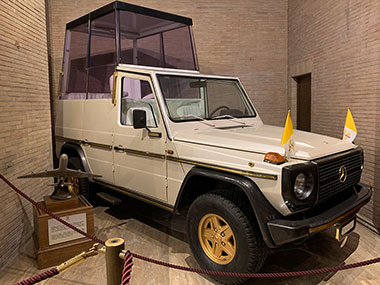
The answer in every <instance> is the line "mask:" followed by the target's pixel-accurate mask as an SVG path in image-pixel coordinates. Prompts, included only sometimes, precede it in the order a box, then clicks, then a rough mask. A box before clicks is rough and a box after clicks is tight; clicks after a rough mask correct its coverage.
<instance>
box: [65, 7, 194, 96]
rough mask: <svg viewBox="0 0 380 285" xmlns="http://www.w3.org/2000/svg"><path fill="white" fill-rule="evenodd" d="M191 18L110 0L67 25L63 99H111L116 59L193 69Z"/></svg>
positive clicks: (120, 61) (122, 61)
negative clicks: (109, 2)
mask: <svg viewBox="0 0 380 285" xmlns="http://www.w3.org/2000/svg"><path fill="white" fill-rule="evenodd" d="M191 26H192V21H191V19H190V18H185V17H181V16H177V15H173V14H169V13H164V12H161V11H157V10H152V9H147V8H143V7H139V6H135V5H131V4H126V3H123V2H118V1H116V2H113V3H111V4H108V5H106V6H104V7H102V8H100V9H98V10H96V11H94V12H91V13H90V14H88V15H85V16H83V17H81V18H79V19H76V20H74V21H72V22H70V23H68V24H67V26H66V39H65V49H64V57H63V78H62V81H61V82H62V83H61V93H62V97H61V98H62V99H100V98H110V97H111V87H112V79H113V78H112V77H113V72H114V70H115V67H116V66H117V65H118V64H120V63H125V64H134V65H145V66H154V67H164V68H177V69H188V70H198V63H197V60H196V56H195V49H194V44H193V37H192V30H191Z"/></svg>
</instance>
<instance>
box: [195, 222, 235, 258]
mask: <svg viewBox="0 0 380 285" xmlns="http://www.w3.org/2000/svg"><path fill="white" fill-rule="evenodd" d="M198 238H199V242H200V243H201V246H202V249H203V251H204V253H206V255H207V256H208V257H209V258H210V259H211V260H212V261H214V262H215V263H218V264H221V265H225V264H228V263H230V262H231V261H232V260H233V259H234V257H235V254H236V240H235V236H234V233H233V231H232V229H231V227H230V225H229V224H228V223H227V222H226V220H225V219H223V218H222V217H221V216H219V215H217V214H207V215H205V216H203V217H202V219H201V221H200V222H199V225H198Z"/></svg>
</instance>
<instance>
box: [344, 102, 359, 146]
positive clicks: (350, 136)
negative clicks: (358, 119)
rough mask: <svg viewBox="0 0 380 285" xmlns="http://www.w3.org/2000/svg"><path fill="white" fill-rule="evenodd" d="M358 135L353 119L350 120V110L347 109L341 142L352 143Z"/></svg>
mask: <svg viewBox="0 0 380 285" xmlns="http://www.w3.org/2000/svg"><path fill="white" fill-rule="evenodd" d="M357 134H358V131H357V130H356V127H355V123H354V118H352V114H351V111H350V109H347V117H346V124H345V125H344V131H343V140H344V141H346V142H351V143H352V142H353V141H354V139H355V138H356V135H357Z"/></svg>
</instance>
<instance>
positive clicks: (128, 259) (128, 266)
mask: <svg viewBox="0 0 380 285" xmlns="http://www.w3.org/2000/svg"><path fill="white" fill-rule="evenodd" d="M0 178H1V179H2V180H3V181H4V182H5V183H7V184H8V185H9V186H10V187H11V188H12V189H13V190H15V191H16V192H17V193H18V194H20V195H21V196H22V197H24V198H25V199H26V200H28V201H29V202H31V203H32V204H33V205H35V206H36V207H38V208H39V209H41V210H42V211H44V212H45V213H47V214H48V215H50V216H51V217H52V218H54V219H56V220H58V221H60V222H61V223H63V224H64V225H66V226H68V227H69V228H71V229H73V230H75V231H76V232H78V233H80V234H82V235H84V236H86V237H88V238H90V239H92V240H93V241H95V242H98V243H100V244H102V245H105V242H104V241H103V240H100V239H99V238H97V237H95V236H92V235H90V234H87V233H86V232H83V231H81V230H80V229H77V228H76V227H74V226H72V225H71V224H69V223H67V222H65V221H64V220H62V219H61V218H59V217H58V216H56V215H55V214H54V213H52V212H50V211H49V210H47V209H46V208H44V207H42V206H41V205H40V204H38V203H37V202H35V201H34V200H33V199H31V198H30V197H29V196H27V195H26V194H25V193H23V192H22V191H21V190H19V189H17V188H16V186H14V185H13V184H12V183H11V182H9V181H8V180H7V179H6V178H5V177H4V176H3V175H1V174H0ZM132 257H134V258H137V259H140V260H143V261H145V262H149V263H153V264H156V265H160V266H164V267H168V268H173V269H177V270H182V271H187V272H195V273H199V274H205V275H214V276H215V275H218V276H225V277H239V278H280V277H299V276H305V275H314V274H321V273H329V272H336V271H340V270H346V269H353V268H357V267H362V266H367V265H370V264H374V263H378V262H380V257H378V258H374V259H369V260H365V261H361V262H356V263H352V264H346V265H341V266H335V267H325V268H319V269H311V270H304V271H293V272H279V273H236V272H219V271H212V270H203V269H196V268H190V267H186V266H180V265H175V264H171V263H166V262H163V261H160V260H156V259H153V258H149V257H145V256H142V255H139V254H136V253H132V252H129V251H128V252H127V254H126V255H125V259H124V269H123V278H122V281H124V280H126V282H127V283H122V284H123V285H128V284H129V281H130V278H131V277H130V275H131V272H132V266H133V260H132ZM124 275H125V279H124ZM32 278H33V277H32ZM28 280H29V279H28ZM38 282H39V281H38ZM20 284H22V285H24V284H29V283H24V284H23V283H20ZM30 284H34V283H30Z"/></svg>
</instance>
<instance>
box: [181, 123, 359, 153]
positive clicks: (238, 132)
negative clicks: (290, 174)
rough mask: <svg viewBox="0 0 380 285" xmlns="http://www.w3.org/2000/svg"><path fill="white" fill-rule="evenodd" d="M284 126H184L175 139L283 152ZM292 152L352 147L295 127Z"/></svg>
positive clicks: (250, 149)
mask: <svg viewBox="0 0 380 285" xmlns="http://www.w3.org/2000/svg"><path fill="white" fill-rule="evenodd" d="M283 131H284V128H281V127H275V126H270V125H261V126H259V127H245V128H241V127H240V128H229V129H218V128H212V127H210V128H206V129H199V130H198V129H194V130H189V129H187V130H184V131H180V132H178V133H176V135H175V137H174V140H176V141H183V142H189V143H197V144H204V145H208V146H215V147H220V148H228V149H236V150H241V151H247V152H259V153H263V154H265V153H267V152H278V153H280V154H282V155H284V152H285V151H284V148H283V147H282V146H281V143H280V142H281V137H282V133H283ZM293 139H294V141H295V150H296V152H295V154H294V155H293V156H292V158H296V159H304V160H311V159H316V158H319V157H323V156H326V155H330V154H334V153H337V152H342V151H345V150H349V149H352V148H354V147H355V145H354V144H352V143H348V142H344V141H343V140H340V139H336V138H332V137H327V136H323V135H318V134H313V133H309V132H304V131H298V130H294V133H293Z"/></svg>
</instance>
